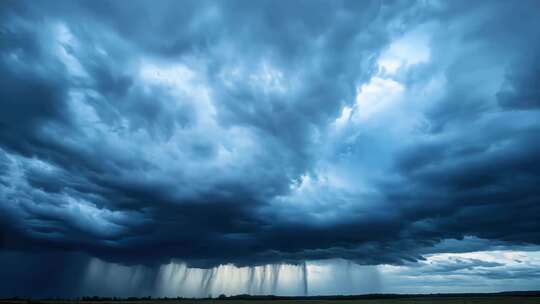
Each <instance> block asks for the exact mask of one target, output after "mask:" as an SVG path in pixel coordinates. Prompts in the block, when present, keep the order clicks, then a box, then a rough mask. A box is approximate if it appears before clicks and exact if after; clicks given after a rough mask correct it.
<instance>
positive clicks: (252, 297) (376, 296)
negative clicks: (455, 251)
mask: <svg viewBox="0 0 540 304" xmlns="http://www.w3.org/2000/svg"><path fill="white" fill-rule="evenodd" d="M455 297H460V298H462V297H540V290H534V291H505V292H495V293H433V294H393V293H375V294H364V295H333V296H274V295H248V294H241V295H235V296H226V295H223V294H222V295H220V296H218V297H212V296H208V297H206V298H183V297H176V298H168V297H163V298H153V297H151V296H148V297H99V296H85V297H80V298H60V297H54V298H42V299H39V301H80V302H114V301H151V300H156V301H167V300H175V301H178V300H189V301H196V300H216V301H221V300H229V301H230V300H243V301H245V300H249V301H259V300H260V301H272V300H367V299H399V298H455ZM21 300H27V301H28V302H29V303H38V301H37V300H36V299H26V298H19V297H13V298H5V299H0V301H21Z"/></svg>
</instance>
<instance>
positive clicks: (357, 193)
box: [0, 1, 540, 271]
mask: <svg viewBox="0 0 540 304" xmlns="http://www.w3.org/2000/svg"><path fill="white" fill-rule="evenodd" d="M411 4H412V5H411ZM509 6H511V7H512V9H515V10H517V11H519V12H520V13H521V14H520V15H519V17H517V15H516V16H514V15H508V13H507V12H508V9H509ZM535 6H537V3H535V2H527V1H522V2H519V3H512V4H508V3H502V2H501V3H495V2H483V1H479V2H477V3H474V5H470V3H469V4H467V6H465V4H464V3H459V2H452V3H437V2H433V3H423V2H418V3H410V2H385V1H382V2H381V1H373V2H359V3H352V2H337V1H336V2H311V1H310V2H303V1H300V2H295V3H294V4H287V5H286V4H285V3H284V2H257V3H253V2H248V1H245V2H243V1H232V2H227V3H212V2H204V3H199V2H177V1H173V2H165V1H163V2H158V3H155V4H152V5H149V3H147V2H139V1H133V2H130V3H129V5H127V4H124V3H120V2H105V1H93V2H76V1H66V2H62V1H57V2H54V3H46V2H43V3H41V2H40V3H26V2H22V1H13V2H5V3H4V4H3V5H2V7H1V8H0V15H1V16H2V19H1V20H2V21H0V22H1V29H0V35H1V36H0V39H1V49H0V51H1V53H0V72H1V74H2V76H3V77H1V78H0V102H1V106H2V111H1V112H0V149H1V150H0V169H1V171H0V211H1V213H0V219H1V223H0V225H1V226H0V227H1V231H0V241H1V243H0V245H1V246H2V248H6V249H18V250H23V251H24V250H31V249H37V248H39V249H40V250H47V249H62V250H71V251H72V250H78V251H82V252H85V253H87V254H89V255H92V256H98V257H101V258H103V259H105V260H107V261H115V262H121V263H148V264H152V263H160V262H167V261H169V260H170V259H171V258H178V259H182V260H185V261H187V262H189V263H191V264H194V265H202V266H212V265H215V264H220V263H227V262H233V263H236V264H239V265H246V264H259V263H267V262H281V261H287V262H298V261H302V260H305V259H324V258H336V257H340V258H347V259H350V260H354V261H357V262H359V263H365V264H380V263H394V264H400V263H404V262H406V261H417V260H421V259H422V258H423V255H424V254H425V253H430V250H433V248H442V247H433V246H435V245H437V244H440V242H441V241H444V240H446V239H454V238H455V239H462V238H463V237H464V236H475V237H478V238H482V239H487V240H489V241H491V242H496V243H497V244H499V243H502V244H505V245H508V246H510V245H516V244H539V243H540V234H539V233H540V229H539V228H540V227H539V226H538V222H539V221H538V214H540V210H539V208H540V207H539V204H538V202H539V200H540V193H539V192H538V189H537V188H538V187H537V185H538V184H539V183H540V180H539V179H540V178H539V177H540V170H539V169H540V167H539V165H538V163H539V162H538V161H539V158H538V155H540V154H539V153H538V152H539V151H540V146H539V143H540V138H539V134H540V133H539V131H540V124H539V119H538V118H539V114H538V106H537V105H538V99H539V96H540V95H539V94H538V88H537V85H536V83H537V82H538V57H537V55H536V54H538V51H539V48H538V45H539V44H538V43H532V44H531V43H530V41H538V38H539V37H540V36H539V35H540V32H539V31H538V29H537V28H539V27H538V26H535V25H537V24H536V23H538V21H537V19H538V18H537V17H538V13H537V12H538V10H535V9H534V7H535ZM502 21H504V22H502ZM450 25H452V26H450ZM418 28H420V31H421V32H422V33H424V34H425V35H427V36H429V39H428V44H429V46H428V47H429V50H430V56H429V59H427V60H425V61H426V62H421V63H419V64H415V65H412V67H410V68H409V67H407V68H409V69H410V71H401V70H400V71H399V75H397V76H395V79H394V78H392V79H391V80H390V79H389V78H388V79H386V78H384V77H386V76H384V75H385V74H381V73H382V72H380V70H381V68H380V67H378V62H377V60H378V58H379V56H380V55H381V54H383V53H384V52H385V50H387V49H388V46H389V45H390V44H392V43H393V41H394V40H396V39H399V37H401V36H402V35H403V34H407V33H409V32H411V31H412V32H414V31H415V30H417V29H418ZM516 32H519V33H520V35H515V33H516ZM405 36H406V35H405ZM406 37H407V36H406ZM525 48H528V49H531V51H530V52H525V53H523V54H522V53H521V52H520V50H521V49H525ZM413 53H414V52H413ZM413 55H415V54H413ZM400 69H404V68H400ZM377 78H378V79H382V78H384V80H383V81H381V83H382V84H380V85H387V86H389V88H390V89H392V88H394V89H395V88H396V87H397V88H398V89H395V90H398V91H399V90H404V91H407V92H409V91H410V92H411V93H407V94H405V95H404V97H402V98H403V101H402V102H403V103H404V104H410V105H411V107H410V108H411V109H414V110H411V111H413V112H415V113H411V112H407V111H408V110H407V109H404V108H403V107H404V106H403V105H395V106H393V107H390V108H388V109H386V110H385V111H383V112H384V115H387V116H382V119H380V120H379V121H382V122H384V123H383V124H384V125H383V126H380V125H378V124H377V123H372V122H369V120H368V122H367V123H366V122H353V121H354V120H355V118H354V117H355V116H354V115H368V114H369V111H367V110H366V109H364V108H362V107H361V105H358V104H357V103H356V98H357V95H358V94H359V93H358V91H359V89H360V88H362V87H363V85H367V84H370V83H374V82H375V81H377ZM373 79H375V80H373ZM440 79H443V80H440ZM432 82H433V83H439V82H440V83H442V84H441V85H440V86H439V87H437V90H436V91H437V94H432V95H433V96H432V95H429V96H428V97H425V95H426V94H424V93H423V92H424V91H421V90H420V89H418V88H423V86H425V84H426V83H432ZM390 89H388V92H385V94H384V96H386V95H390V93H389V91H390ZM418 92H420V93H418ZM384 96H383V97H384ZM383 97H381V98H383ZM424 99H425V100H426V101H425V103H424V104H422V106H417V105H416V104H414V102H415V101H417V100H424ZM344 107H349V108H351V109H353V110H352V113H353V114H352V116H351V117H350V118H349V119H348V121H347V123H348V124H347V125H345V127H340V128H342V129H340V130H341V131H339V132H341V133H339V132H337V131H335V130H334V128H337V127H336V125H337V120H336V119H338V118H339V117H340V115H342V113H343V109H344ZM364 113H368V114H364ZM412 114H415V115H416V114H419V115H420V116H421V122H422V127H421V128H420V127H415V128H414V130H413V131H410V130H408V129H405V128H401V127H400V126H401V124H402V123H407V120H408V119H410V117H413V116H414V115H412ZM419 120H420V119H419ZM355 123H356V124H355ZM415 126H416V125H415ZM333 132H334V133H333ZM337 133H339V134H337ZM336 134H337V135H336ZM329 172H330V173H331V174H330V173H329ZM325 174H326V175H325ZM336 176H338V177H340V178H336ZM341 176H343V177H341ZM343 180H346V182H343ZM344 184H345V186H343V185H344ZM343 189H346V190H343ZM365 189H367V190H365ZM479 246H480V247H475V248H476V249H480V248H486V247H487V246H489V245H486V247H484V245H479ZM440 250H441V251H445V250H451V249H448V248H445V249H440ZM469 262H471V261H468V262H467V263H469ZM473 262H474V263H476V262H475V261H472V262H471V263H473ZM474 263H473V264H474ZM467 265H469V264H466V265H461V264H460V265H458V266H459V267H469V266H467ZM475 265H476V264H475ZM480 266H485V267H487V266H486V265H480ZM488 266H489V265H488ZM470 267H473V266H470ZM441 271H445V270H441ZM448 271H449V270H448Z"/></svg>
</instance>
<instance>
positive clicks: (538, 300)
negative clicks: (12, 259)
mask: <svg viewBox="0 0 540 304" xmlns="http://www.w3.org/2000/svg"><path fill="white" fill-rule="evenodd" d="M39 303H41V304H47V303H49V304H53V303H62V304H74V303H81V304H119V303H121V304H297V303H298V304H429V303H441V304H488V303H495V304H497V303H499V304H510V303H512V304H513V303H515V304H533V303H534V304H540V297H455V298H428V297H422V298H407V299H370V300H328V301H326V300H274V301H266V300H251V301H244V300H220V301H216V300H180V301H177V300H166V301H165V300H149V301H148V300H147V301H111V302H105V301H98V302H92V301H84V302H82V301H81V302H77V301H31V302H29V301H7V300H5V301H0V304H39Z"/></svg>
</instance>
